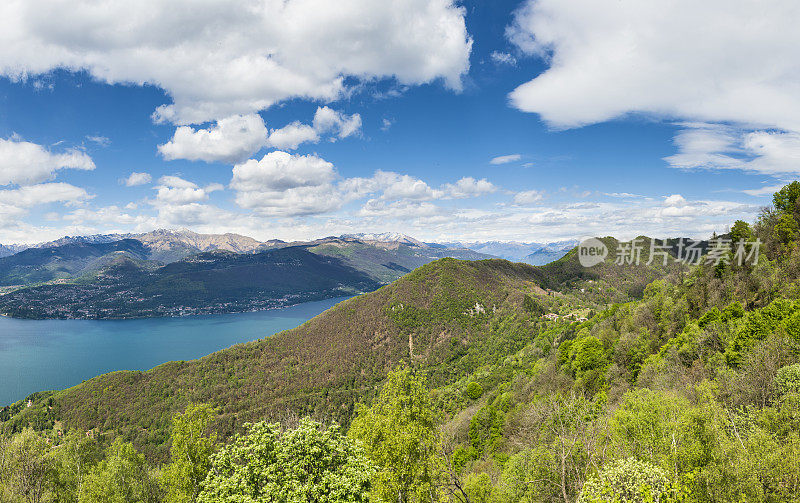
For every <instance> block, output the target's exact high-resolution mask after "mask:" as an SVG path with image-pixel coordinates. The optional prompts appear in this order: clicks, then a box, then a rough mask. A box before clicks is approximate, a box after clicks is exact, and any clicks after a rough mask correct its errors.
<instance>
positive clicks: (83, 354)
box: [0, 297, 347, 407]
mask: <svg viewBox="0 0 800 503" xmlns="http://www.w3.org/2000/svg"><path fill="white" fill-rule="evenodd" d="M345 298H347V297H339V298H334V299H328V300H323V301H317V302H307V303H305V304H300V305H297V306H292V307H286V308H282V309H272V310H269V311H258V312H254V313H239V314H216V315H210V316H188V317H183V318H147V319H139V320H17V319H12V318H6V317H3V316H0V407H2V406H3V405H6V404H9V403H13V402H15V401H17V400H21V399H23V398H25V397H26V396H28V395H30V394H31V393H33V392H34V391H42V390H50V389H62V388H68V387H70V386H74V385H75V384H78V383H80V382H81V381H82V380H84V379H89V378H90V377H94V376H96V375H98V374H104V373H106V372H111V371H113V370H145V369H149V368H152V367H155V366H156V365H159V364H161V363H164V362H166V361H170V360H191V359H194V358H199V357H201V356H205V355H207V354H209V353H213V352H214V351H217V350H219V349H223V348H227V347H229V346H232V345H234V344H238V343H240V342H247V341H252V340H256V339H260V338H262V337H267V336H269V335H273V334H275V333H277V332H280V331H282V330H287V329H290V328H294V327H296V326H298V325H300V324H302V323H303V322H305V321H307V320H309V319H311V318H313V317H314V316H316V315H318V314H319V313H321V312H323V311H325V310H326V309H328V308H330V307H332V306H333V305H334V304H336V303H338V302H340V301H342V300H344V299H345Z"/></svg>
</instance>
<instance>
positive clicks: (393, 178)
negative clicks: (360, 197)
mask: <svg viewBox="0 0 800 503" xmlns="http://www.w3.org/2000/svg"><path fill="white" fill-rule="evenodd" d="M375 178H376V180H377V181H378V183H379V184H380V186H382V187H383V195H382V197H383V198H384V199H416V200H420V201H424V200H430V199H438V198H440V197H442V196H443V195H444V191H441V190H436V189H433V188H431V187H430V186H429V185H428V184H427V183H425V182H424V181H422V180H420V179H419V178H414V177H413V176H410V175H400V174H397V173H392V172H385V171H378V172H377V173H376V176H375Z"/></svg>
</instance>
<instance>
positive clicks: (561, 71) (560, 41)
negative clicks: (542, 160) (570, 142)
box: [507, 0, 800, 130]
mask: <svg viewBox="0 0 800 503" xmlns="http://www.w3.org/2000/svg"><path fill="white" fill-rule="evenodd" d="M755 20H757V21H755ZM797 20H798V17H797V5H796V3H795V2H794V1H793V0H776V1H773V2H770V4H769V7H765V5H763V4H761V3H759V2H735V3H731V2H727V1H725V0H707V1H703V2H696V1H693V0H677V1H672V2H666V3H663V4H660V5H659V8H657V9H655V8H653V6H652V5H651V4H649V3H646V2H635V1H627V0H626V1H619V0H580V1H578V2H563V1H561V0H536V1H533V0H528V1H526V2H525V4H524V5H523V7H521V8H520V9H519V10H518V11H517V12H516V15H515V17H514V21H513V23H512V25H511V26H510V27H509V28H508V30H507V35H508V37H509V39H510V40H511V41H512V42H513V43H515V44H516V45H517V46H518V47H519V49H521V50H522V51H524V52H526V53H528V54H532V55H537V56H540V57H544V58H546V59H547V61H548V62H549V63H550V67H549V68H548V69H547V70H546V71H545V72H543V73H541V74H540V75H539V76H537V77H536V78H534V79H532V80H531V81H529V82H527V83H525V84H523V85H521V86H519V87H518V88H517V89H515V90H514V91H513V92H512V93H511V95H510V99H511V103H512V104H513V106H515V107H517V108H519V109H520V110H524V111H527V112H535V113H538V114H540V115H541V116H542V118H543V119H544V120H545V121H547V122H548V123H550V124H552V125H554V126H556V127H574V126H581V125H584V124H591V123H596V122H602V121H606V120H609V119H613V118H615V117H619V116H622V115H624V114H627V113H630V112H644V113H653V114H658V115H667V116H672V117H680V118H693V119H697V120H702V121H705V122H722V121H729V122H735V123H743V124H755V125H759V124H760V125H767V126H770V127H777V128H781V129H785V130H800V61H798V59H797V58H796V57H795V56H796V55H795V47H796V46H797V45H798V44H800V32H798V30H797V29H796V25H797ZM734 55H735V57H734Z"/></svg>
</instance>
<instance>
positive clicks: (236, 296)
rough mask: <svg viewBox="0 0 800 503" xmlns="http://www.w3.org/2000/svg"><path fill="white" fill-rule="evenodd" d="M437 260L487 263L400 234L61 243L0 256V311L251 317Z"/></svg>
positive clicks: (361, 287)
mask: <svg viewBox="0 0 800 503" xmlns="http://www.w3.org/2000/svg"><path fill="white" fill-rule="evenodd" d="M443 257H453V258H461V259H467V260H476V259H485V258H491V256H489V255H485V254H481V253H478V252H476V251H473V250H468V249H463V248H461V249H460V248H449V247H441V246H436V247H434V246H429V245H427V244H425V243H422V242H419V241H416V240H414V239H412V238H408V237H407V236H398V235H353V236H349V237H342V238H336V237H331V238H324V239H318V240H314V241H309V242H293V243H287V242H283V241H278V240H274V241H267V242H260V241H257V240H255V239H252V238H249V237H246V236H240V235H236V234H222V235H210V234H198V233H195V232H191V231H167V230H157V231H153V232H149V233H146V234H136V235H133V234H126V235H119V234H117V235H96V236H80V237H65V238H62V239H59V240H57V241H53V242H50V243H43V244H40V245H37V246H34V247H29V248H27V249H23V250H22V251H19V252H17V253H15V254H13V255H9V256H6V257H2V258H0V312H2V313H4V314H8V315H11V316H17V317H25V318H128V317H144V316H174V315H184V314H209V313H224V312H240V311H250V310H254V309H264V308H270V307H280V306H284V305H289V304H296V303H299V302H305V301H309V300H316V299H322V298H328V297H335V296H340V295H350V294H356V293H361V292H365V291H370V290H374V289H376V288H378V287H379V286H381V285H383V284H386V283H389V282H391V281H394V280H396V279H397V278H399V277H400V276H402V275H404V274H406V273H408V272H409V271H411V270H413V269H415V268H417V267H419V266H421V265H424V264H427V263H428V262H431V261H433V260H436V259H439V258H443Z"/></svg>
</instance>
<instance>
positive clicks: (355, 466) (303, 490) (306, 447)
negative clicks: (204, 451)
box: [197, 418, 374, 503]
mask: <svg viewBox="0 0 800 503" xmlns="http://www.w3.org/2000/svg"><path fill="white" fill-rule="evenodd" d="M246 426H247V433H246V434H244V435H239V436H237V437H236V438H235V439H234V440H233V442H232V443H230V444H228V445H226V446H225V447H223V448H222V449H221V450H220V451H219V452H218V453H216V454H214V455H213V456H212V468H211V472H210V473H209V474H208V477H207V478H206V480H205V481H204V482H203V490H202V492H201V493H200V496H199V498H198V500H197V501H198V502H199V503H211V502H213V503H224V502H230V503H233V502H243V501H252V502H265V503H266V502H270V501H296V502H307V501H315V502H319V503H324V502H334V501H336V502H339V501H353V502H356V501H368V496H367V494H368V491H369V489H370V479H371V477H372V474H373V473H374V469H373V467H372V464H371V463H370V461H369V460H368V459H367V457H366V455H365V454H364V451H363V450H362V449H361V448H360V447H359V446H358V445H357V444H356V443H355V442H353V441H352V440H350V439H349V438H347V437H346V436H345V435H344V434H343V433H342V432H341V429H340V428H339V426H338V425H337V424H335V423H334V424H333V425H332V426H331V427H330V428H328V429H323V428H322V426H321V425H320V424H319V423H316V422H314V421H312V420H310V419H308V418H304V419H302V420H301V421H300V425H299V426H298V427H297V429H295V430H291V431H288V432H285V433H281V431H280V426H279V425H278V424H268V423H266V422H263V421H262V422H259V423H256V424H248V425H246Z"/></svg>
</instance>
